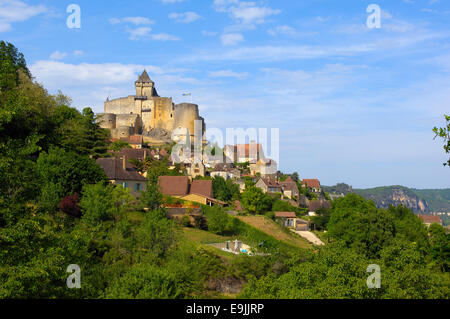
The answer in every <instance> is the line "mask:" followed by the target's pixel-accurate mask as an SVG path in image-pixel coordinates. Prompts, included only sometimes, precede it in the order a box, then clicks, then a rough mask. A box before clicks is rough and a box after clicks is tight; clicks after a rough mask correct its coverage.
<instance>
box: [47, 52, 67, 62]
mask: <svg viewBox="0 0 450 319" xmlns="http://www.w3.org/2000/svg"><path fill="white" fill-rule="evenodd" d="M66 56H67V53H66V52H59V51H55V52H53V53H52V54H50V59H52V60H62V59H64V58H65V57H66Z"/></svg>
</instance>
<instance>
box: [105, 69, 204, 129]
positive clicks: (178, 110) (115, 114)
mask: <svg viewBox="0 0 450 319" xmlns="http://www.w3.org/2000/svg"><path fill="white" fill-rule="evenodd" d="M149 81H151V80H149V78H147V80H146V81H145V83H141V82H139V81H137V82H136V83H135V86H136V94H137V95H130V96H128V97H124V98H118V99H114V100H107V101H106V102H105V104H104V111H105V113H103V114H99V116H98V118H99V123H100V126H101V127H103V128H107V129H110V130H111V135H112V137H113V138H120V137H129V136H130V135H133V134H143V133H144V132H148V131H151V130H152V129H158V128H159V129H164V130H166V131H167V132H169V133H172V132H173V131H174V129H180V128H182V129H188V130H189V134H190V135H191V136H193V134H194V122H195V120H201V121H203V123H204V120H203V118H202V117H200V116H199V109H198V105H196V104H191V103H181V104H177V105H174V103H173V102H172V98H168V97H160V96H158V95H157V93H156V90H155V89H154V86H153V82H149ZM149 83H150V84H149Z"/></svg>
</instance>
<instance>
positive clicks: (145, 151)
mask: <svg viewBox="0 0 450 319" xmlns="http://www.w3.org/2000/svg"><path fill="white" fill-rule="evenodd" d="M146 158H147V150H146V149H144V161H145V160H146Z"/></svg>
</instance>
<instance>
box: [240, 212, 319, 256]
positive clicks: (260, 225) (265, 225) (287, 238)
mask: <svg viewBox="0 0 450 319" xmlns="http://www.w3.org/2000/svg"><path fill="white" fill-rule="evenodd" d="M238 218H239V219H240V220H241V221H243V222H244V223H246V224H249V225H250V226H252V227H254V228H257V229H259V230H261V231H262V232H264V233H266V234H267V235H269V236H271V237H274V238H275V239H277V240H280V241H283V242H285V243H287V244H289V245H292V246H296V247H299V248H303V249H308V248H311V245H310V244H309V243H308V242H307V241H306V240H305V239H303V238H301V237H300V236H297V235H296V234H293V233H291V232H289V231H286V230H285V229H283V228H282V227H281V226H280V225H278V224H277V223H276V222H274V221H273V220H270V219H268V218H267V217H265V216H239V217H238Z"/></svg>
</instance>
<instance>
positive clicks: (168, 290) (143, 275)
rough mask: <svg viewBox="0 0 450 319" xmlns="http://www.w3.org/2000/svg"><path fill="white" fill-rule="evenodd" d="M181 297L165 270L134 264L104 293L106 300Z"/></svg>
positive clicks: (171, 276) (174, 280)
mask: <svg viewBox="0 0 450 319" xmlns="http://www.w3.org/2000/svg"><path fill="white" fill-rule="evenodd" d="M181 297H183V295H182V291H181V289H180V285H179V283H178V282H177V278H176V277H175V275H174V274H173V273H170V272H169V271H168V270H167V269H164V268H159V267H157V266H153V265H148V264H144V263H142V264H136V265H134V266H133V267H131V268H130V270H128V271H127V272H126V273H125V274H124V275H123V276H121V277H118V278H115V280H114V281H113V283H112V285H111V286H110V287H108V289H107V291H106V298H107V299H110V298H112V299H118V298H122V299H169V298H181Z"/></svg>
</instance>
